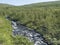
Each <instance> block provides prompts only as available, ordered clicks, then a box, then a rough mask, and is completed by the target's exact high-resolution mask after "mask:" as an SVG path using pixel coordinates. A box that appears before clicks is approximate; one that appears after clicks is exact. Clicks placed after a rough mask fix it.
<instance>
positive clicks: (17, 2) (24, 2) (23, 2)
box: [0, 0, 57, 6]
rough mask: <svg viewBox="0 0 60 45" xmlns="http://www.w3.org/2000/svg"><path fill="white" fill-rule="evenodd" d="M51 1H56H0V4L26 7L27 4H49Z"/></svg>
mask: <svg viewBox="0 0 60 45" xmlns="http://www.w3.org/2000/svg"><path fill="white" fill-rule="evenodd" d="M51 1H57V0H36V1H35V0H29V1H27V0H22V1H20V0H18V1H17V0H0V3H2V4H10V5H15V6H19V5H27V4H32V3H40V2H51Z"/></svg>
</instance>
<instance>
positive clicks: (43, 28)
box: [0, 1, 60, 45]
mask: <svg viewBox="0 0 60 45" xmlns="http://www.w3.org/2000/svg"><path fill="white" fill-rule="evenodd" d="M0 10H1V11H0V14H1V15H4V16H6V15H8V16H9V17H10V19H11V20H16V21H17V22H19V23H21V24H23V25H25V26H27V27H29V28H31V29H36V31H38V32H39V33H41V34H43V37H44V38H45V40H46V41H47V42H48V43H49V44H51V45H60V21H59V20H60V1H57V2H47V3H37V4H31V5H25V6H12V7H2V8H1V7H0ZM17 40H18V39H17Z"/></svg>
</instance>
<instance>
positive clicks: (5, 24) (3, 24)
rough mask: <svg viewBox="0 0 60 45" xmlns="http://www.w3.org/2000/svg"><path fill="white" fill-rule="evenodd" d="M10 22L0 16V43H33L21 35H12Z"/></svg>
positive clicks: (9, 44)
mask: <svg viewBox="0 0 60 45" xmlns="http://www.w3.org/2000/svg"><path fill="white" fill-rule="evenodd" d="M11 33H12V27H11V22H10V21H9V20H7V19H6V18H5V17H4V16H0V45H33V43H31V42H30V41H28V39H27V38H25V37H23V36H16V37H13V36H12V34H11Z"/></svg>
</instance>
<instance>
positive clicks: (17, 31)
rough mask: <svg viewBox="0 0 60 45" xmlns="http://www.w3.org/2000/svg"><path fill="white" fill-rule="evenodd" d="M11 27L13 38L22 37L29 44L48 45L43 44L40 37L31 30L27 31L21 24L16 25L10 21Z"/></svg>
mask: <svg viewBox="0 0 60 45" xmlns="http://www.w3.org/2000/svg"><path fill="white" fill-rule="evenodd" d="M11 23H12V27H13V32H12V34H13V35H14V36H16V35H22V36H25V37H27V38H28V39H29V40H30V41H31V42H34V45H48V44H47V43H45V42H44V41H43V40H44V39H43V38H42V36H41V35H40V34H39V33H37V32H36V31H34V30H33V29H29V28H28V27H26V26H23V25H22V24H18V25H17V23H16V22H15V21H11Z"/></svg>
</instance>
